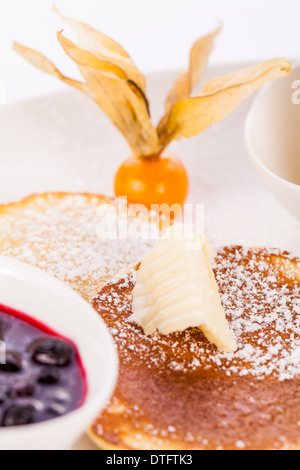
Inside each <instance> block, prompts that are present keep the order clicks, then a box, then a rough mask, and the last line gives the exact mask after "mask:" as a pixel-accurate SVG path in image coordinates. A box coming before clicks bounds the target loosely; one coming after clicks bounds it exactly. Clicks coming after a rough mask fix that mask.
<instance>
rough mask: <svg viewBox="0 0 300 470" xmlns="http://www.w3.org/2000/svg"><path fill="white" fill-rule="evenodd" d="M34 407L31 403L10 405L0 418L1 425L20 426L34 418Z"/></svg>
mask: <svg viewBox="0 0 300 470" xmlns="http://www.w3.org/2000/svg"><path fill="white" fill-rule="evenodd" d="M34 415H35V408H34V407H33V406H32V405H25V406H24V405H23V406H20V405H11V406H10V407H8V408H7V409H6V410H5V412H4V415H3V418H2V423H1V425H2V426H22V425H24V424H30V423H32V422H33V420H34Z"/></svg>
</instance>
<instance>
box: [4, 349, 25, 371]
mask: <svg viewBox="0 0 300 470" xmlns="http://www.w3.org/2000/svg"><path fill="white" fill-rule="evenodd" d="M21 370H22V355H21V354H20V353H18V352H12V351H8V352H7V353H6V355H5V364H0V372H13V373H15V372H20V371H21Z"/></svg>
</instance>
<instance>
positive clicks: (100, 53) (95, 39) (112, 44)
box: [54, 8, 146, 91]
mask: <svg viewBox="0 0 300 470" xmlns="http://www.w3.org/2000/svg"><path fill="white" fill-rule="evenodd" d="M54 11H55V13H57V14H58V15H59V16H60V17H61V18H62V19H63V21H64V22H65V23H66V24H67V25H68V26H70V27H71V29H72V30H73V31H74V32H75V34H76V36H77V41H76V42H77V44H78V46H79V47H81V48H82V49H85V50H87V51H89V52H91V53H92V54H94V55H95V56H96V57H98V58H99V59H103V60H107V61H109V62H111V63H112V64H115V65H117V66H118V67H120V68H121V69H122V70H123V71H124V72H125V73H126V75H127V77H128V78H129V79H130V80H132V81H133V82H135V83H136V84H137V85H138V87H139V88H141V90H143V91H145V89H146V78H145V75H144V74H143V73H141V71H140V70H139V69H138V68H137V67H136V66H135V64H134V62H133V60H132V59H131V57H130V56H129V54H128V53H127V52H126V51H125V50H124V49H123V47H122V46H120V44H118V43H117V42H116V41H114V40H113V39H111V38H109V37H108V36H106V35H104V34H102V33H100V32H99V31H97V30H95V29H93V28H91V26H89V25H87V24H85V23H83V22H81V21H77V20H74V19H71V18H67V17H66V16H63V15H62V14H61V13H60V12H59V11H58V9H57V8H54Z"/></svg>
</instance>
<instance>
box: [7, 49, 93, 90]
mask: <svg viewBox="0 0 300 470" xmlns="http://www.w3.org/2000/svg"><path fill="white" fill-rule="evenodd" d="M13 49H14V50H15V51H16V52H17V53H18V54H20V55H21V56H22V57H24V59H26V60H27V61H28V62H30V63H31V64H32V65H34V66H35V67H37V68H38V69H39V70H41V71H42V72H44V73H48V74H50V75H54V76H55V77H57V78H59V80H61V81H63V82H64V83H66V84H67V85H70V86H72V87H75V88H77V89H78V90H80V91H82V92H84V93H88V88H87V86H86V84H85V83H82V82H79V81H77V80H73V79H71V78H68V77H66V76H65V75H63V74H62V73H61V72H60V71H59V70H58V69H57V68H56V66H55V65H54V64H53V63H52V62H51V61H50V60H48V59H47V57H45V56H44V55H43V54H41V53H40V52H37V51H35V50H34V49H30V48H29V47H26V46H23V45H22V44H19V43H18V42H15V43H14V44H13Z"/></svg>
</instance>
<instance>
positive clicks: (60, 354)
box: [32, 339, 74, 367]
mask: <svg viewBox="0 0 300 470" xmlns="http://www.w3.org/2000/svg"><path fill="white" fill-rule="evenodd" d="M73 354H74V349H73V347H72V346H71V345H70V344H68V343H67V342H66V341H63V340H61V339H46V340H45V341H41V342H39V343H38V345H37V346H36V347H35V348H34V349H33V351H32V359H33V360H34V361H35V362H37V363H38V364H44V365H48V366H58V367H64V366H67V365H68V364H70V362H71V360H72V358H73Z"/></svg>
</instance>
